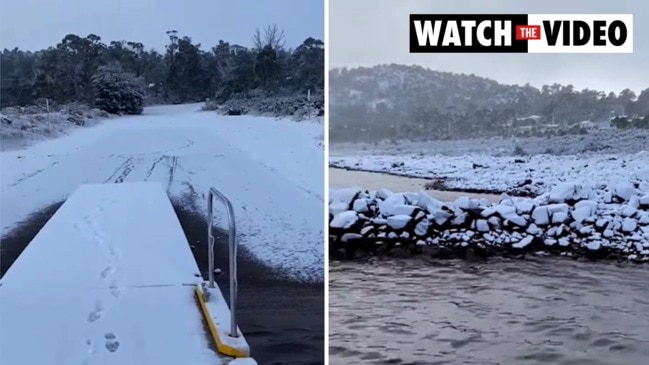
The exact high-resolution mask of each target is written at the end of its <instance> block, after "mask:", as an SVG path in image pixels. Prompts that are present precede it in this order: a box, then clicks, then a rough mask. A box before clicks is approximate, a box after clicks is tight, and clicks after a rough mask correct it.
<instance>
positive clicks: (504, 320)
mask: <svg viewBox="0 0 649 365" xmlns="http://www.w3.org/2000/svg"><path fill="white" fill-rule="evenodd" d="M329 280H330V289H329V292H330V299H329V308H330V309H329V318H330V320H329V329H330V332H329V333H330V335H329V336H330V337H329V338H330V342H329V346H330V347H329V353H330V363H331V364H482V365H488V364H522V365H526V364H611V365H627V364H628V365H635V364H638V365H641V364H642V365H644V364H648V363H649V360H648V359H649V290H648V289H649V267H647V266H629V265H614V264H608V263H580V262H574V261H570V260H558V259H555V258H543V259H533V260H526V261H509V260H491V261H489V262H487V263H480V264H476V263H468V262H463V261H462V262H460V261H442V262H440V261H434V260H425V259H389V260H381V261H377V262H374V263H373V264H365V263H331V266H330V276H329Z"/></svg>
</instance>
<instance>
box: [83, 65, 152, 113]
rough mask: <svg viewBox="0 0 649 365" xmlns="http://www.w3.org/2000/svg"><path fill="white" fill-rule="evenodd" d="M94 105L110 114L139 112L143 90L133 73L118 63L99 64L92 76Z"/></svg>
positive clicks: (142, 101)
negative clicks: (126, 70)
mask: <svg viewBox="0 0 649 365" xmlns="http://www.w3.org/2000/svg"><path fill="white" fill-rule="evenodd" d="M92 84H93V86H94V88H95V105H96V106H97V107H98V108H99V109H101V110H105V111H106V112H108V113H111V114H141V113H142V110H143V106H144V91H143V89H142V87H141V83H140V81H139V80H137V79H136V78H135V76H134V75H132V74H130V73H127V72H125V71H124V70H123V69H122V67H121V66H120V65H119V64H110V65H107V66H100V67H99V68H98V70H97V73H95V74H94V75H93V77H92Z"/></svg>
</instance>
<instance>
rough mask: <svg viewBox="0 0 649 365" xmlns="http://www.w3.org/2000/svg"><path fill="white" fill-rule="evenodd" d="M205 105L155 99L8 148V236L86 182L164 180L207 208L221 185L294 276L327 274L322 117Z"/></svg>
mask: <svg viewBox="0 0 649 365" xmlns="http://www.w3.org/2000/svg"><path fill="white" fill-rule="evenodd" d="M199 109H200V105H198V104H193V105H177V106H161V107H152V108H147V109H145V112H144V114H143V115H140V116H133V117H124V118H118V119H112V120H107V121H105V122H104V123H101V124H100V125H98V126H95V127H92V128H87V129H80V130H76V131H74V132H73V133H72V134H70V135H68V136H65V137H62V138H58V139H55V140H49V141H45V142H42V143H39V144H35V145H33V146H31V147H30V148H28V149H26V150H16V151H5V152H2V153H1V154H0V163H1V167H0V173H1V175H0V184H1V188H2V192H1V195H0V223H1V227H2V231H1V233H2V235H1V236H4V235H5V234H7V233H8V232H9V231H10V230H11V229H12V228H14V227H15V226H16V225H18V224H19V223H20V222H21V221H22V220H24V219H25V218H27V217H28V216H29V214H30V213H32V212H35V211H38V210H39V209H41V208H44V207H46V206H47V205H49V204H51V203H53V202H58V201H62V200H64V199H66V198H67V197H68V196H69V194H70V193H71V192H73V191H74V189H76V187H77V186H79V185H80V184H85V183H120V182H136V181H158V182H162V183H164V184H165V186H166V187H167V191H168V194H169V196H170V197H171V198H172V199H185V200H184V202H185V203H187V204H193V207H194V208H195V209H198V210H200V211H201V212H205V211H206V204H207V202H206V193H207V191H208V189H209V188H210V187H212V186H213V187H216V188H217V189H219V190H220V191H222V192H223V193H224V194H225V195H226V196H227V197H228V198H230V200H231V201H232V204H233V205H234V207H235V214H236V219H237V224H238V230H239V241H240V244H241V246H243V247H245V248H247V249H248V250H250V252H252V253H253V254H254V255H255V257H257V258H258V259H260V260H261V261H263V262H264V263H266V264H268V265H270V266H272V267H275V268H277V269H281V270H282V271H284V272H286V273H288V274H290V275H291V276H292V277H295V278H298V279H303V280H322V279H323V277H324V248H323V223H324V208H323V205H324V203H323V200H324V199H323V196H324V176H323V173H324V170H323V164H324V150H323V147H322V142H323V141H322V138H323V124H322V122H318V121H313V122H300V123H296V122H293V121H289V120H275V119H273V118H258V117H247V116H243V117H225V116H220V115H218V114H216V113H213V112H201V111H199ZM215 211H216V214H217V223H218V224H219V225H220V226H223V227H225V225H226V224H227V222H226V220H225V217H224V216H222V215H221V214H222V213H224V210H223V209H222V207H221V206H220V205H219V204H216V205H215ZM219 216H220V217H221V218H223V219H219ZM144 218H145V217H144Z"/></svg>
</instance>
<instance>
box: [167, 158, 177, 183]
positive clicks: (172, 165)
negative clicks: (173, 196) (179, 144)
mask: <svg viewBox="0 0 649 365" xmlns="http://www.w3.org/2000/svg"><path fill="white" fill-rule="evenodd" d="M167 163H168V165H169V181H168V182H167V191H169V189H171V184H172V183H173V181H174V174H175V173H176V168H177V167H178V156H171V162H169V159H167Z"/></svg>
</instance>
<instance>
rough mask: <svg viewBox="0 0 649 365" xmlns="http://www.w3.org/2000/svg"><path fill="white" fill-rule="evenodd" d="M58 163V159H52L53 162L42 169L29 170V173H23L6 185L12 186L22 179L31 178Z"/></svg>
mask: <svg viewBox="0 0 649 365" xmlns="http://www.w3.org/2000/svg"><path fill="white" fill-rule="evenodd" d="M58 163H59V161H54V162H52V164H50V165H49V166H48V167H46V168H44V169H38V170H36V171H34V172H31V173H29V174H25V175H23V177H21V178H19V179H18V180H16V181H14V182H13V183H11V184H9V185H7V188H13V187H14V186H16V185H18V184H20V183H21V182H23V181H25V180H27V179H31V178H32V177H34V176H36V175H38V174H40V173H41V172H43V171H45V170H47V169H49V168H50V167H53V166H56V165H57V164H58Z"/></svg>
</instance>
